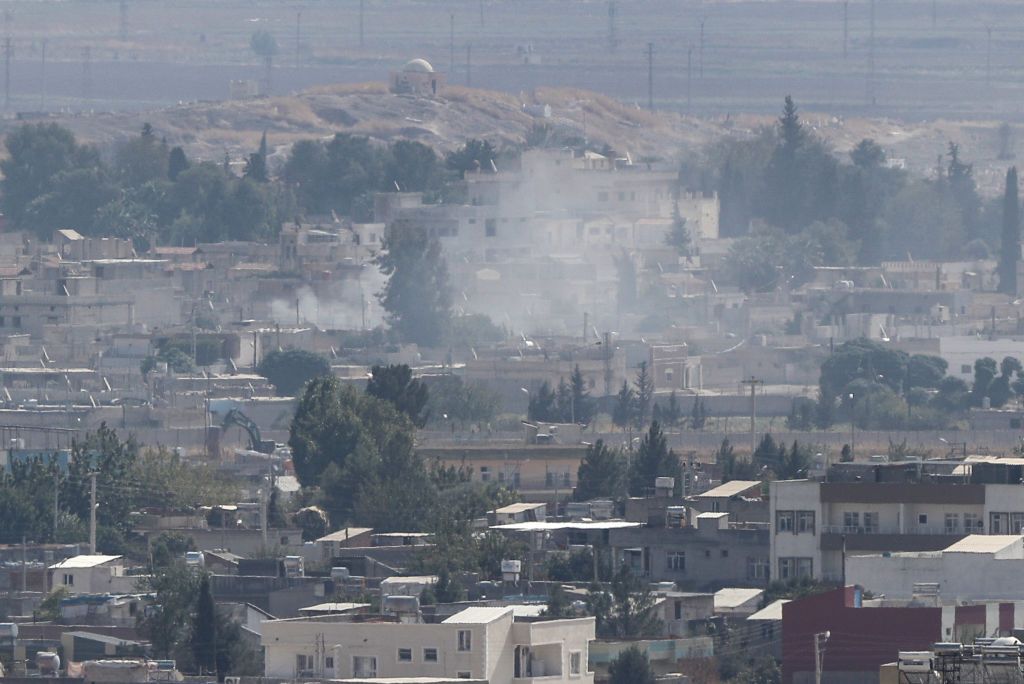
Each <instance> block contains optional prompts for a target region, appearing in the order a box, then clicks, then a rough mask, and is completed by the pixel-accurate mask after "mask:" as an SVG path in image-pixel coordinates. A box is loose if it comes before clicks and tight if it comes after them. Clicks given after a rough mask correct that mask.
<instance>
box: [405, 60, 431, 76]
mask: <svg viewBox="0 0 1024 684" xmlns="http://www.w3.org/2000/svg"><path fill="white" fill-rule="evenodd" d="M402 71H405V72H406V73H408V72H410V71H411V72H415V73H419V74H432V73H434V67H432V66H431V65H430V62H428V61H427V60H425V59H410V60H409V61H408V62H406V63H405V66H404V67H402Z"/></svg>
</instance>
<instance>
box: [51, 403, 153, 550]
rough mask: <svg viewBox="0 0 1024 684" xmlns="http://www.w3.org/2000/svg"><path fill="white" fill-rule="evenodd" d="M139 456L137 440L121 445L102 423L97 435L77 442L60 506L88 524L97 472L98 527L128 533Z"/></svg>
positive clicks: (72, 450)
mask: <svg viewBox="0 0 1024 684" xmlns="http://www.w3.org/2000/svg"><path fill="white" fill-rule="evenodd" d="M138 456H139V445H138V443H137V442H136V441H135V438H134V437H131V436H129V437H128V438H127V439H126V440H123V441H122V440H121V438H120V437H118V435H117V432H116V431H115V430H113V429H111V428H109V427H107V424H106V423H101V424H100V426H99V428H97V429H96V431H95V432H90V433H88V434H86V435H85V437H84V438H82V439H79V440H74V441H73V442H72V444H71V463H70V464H69V466H68V476H67V479H66V481H65V482H66V486H65V488H64V490H63V491H62V492H61V499H60V500H61V502H62V503H61V505H62V506H63V507H64V508H66V509H67V510H68V511H70V512H72V513H74V514H75V515H77V516H78V517H79V518H80V519H81V520H88V519H89V507H90V505H91V502H90V486H91V482H90V473H92V472H95V473H96V488H97V491H98V492H99V496H98V499H97V503H98V508H97V509H96V521H97V525H98V526H100V527H102V528H108V529H113V530H117V531H119V532H121V533H123V534H124V533H127V532H129V531H130V530H131V526H132V521H131V516H130V513H131V512H132V511H133V510H135V508H134V502H135V492H134V490H133V488H132V487H131V486H130V484H129V483H131V480H132V473H133V471H134V469H135V465H136V461H137V459H138ZM126 485H129V486H126ZM98 540H99V538H98ZM98 545H100V546H102V544H98ZM99 550H100V551H102V550H103V549H102V548H101V549H99Z"/></svg>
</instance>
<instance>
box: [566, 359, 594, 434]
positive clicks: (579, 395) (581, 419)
mask: <svg viewBox="0 0 1024 684" xmlns="http://www.w3.org/2000/svg"><path fill="white" fill-rule="evenodd" d="M569 384H570V385H571V386H572V399H573V404H574V408H575V413H576V422H577V423H582V424H584V425H586V424H588V423H590V419H591V418H593V417H594V400H593V399H591V397H590V391H589V390H588V389H587V381H586V379H585V378H584V377H583V373H582V372H581V371H580V367H579V364H577V365H576V367H575V368H573V370H572V375H570V376H569Z"/></svg>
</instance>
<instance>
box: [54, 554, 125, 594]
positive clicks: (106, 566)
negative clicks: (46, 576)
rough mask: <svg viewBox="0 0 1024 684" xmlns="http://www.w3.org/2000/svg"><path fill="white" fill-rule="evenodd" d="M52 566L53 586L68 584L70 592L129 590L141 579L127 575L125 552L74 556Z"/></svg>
mask: <svg viewBox="0 0 1024 684" xmlns="http://www.w3.org/2000/svg"><path fill="white" fill-rule="evenodd" d="M49 570H50V575H51V579H50V586H52V587H54V588H57V587H64V588H65V589H66V590H67V591H68V593H70V594H127V593H131V592H133V591H135V585H136V584H137V583H138V580H139V578H138V577H135V576H128V575H125V572H124V559H123V558H122V557H121V556H102V555H92V556H90V555H83V556H72V557H71V558H66V559H64V560H62V561H61V562H60V563H57V564H55V565H51V566H50V567H49Z"/></svg>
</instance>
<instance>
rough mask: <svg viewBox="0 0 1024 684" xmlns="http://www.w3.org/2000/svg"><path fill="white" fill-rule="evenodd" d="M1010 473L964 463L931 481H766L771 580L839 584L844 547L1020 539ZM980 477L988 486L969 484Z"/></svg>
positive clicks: (1022, 523)
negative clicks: (973, 538) (971, 538)
mask: <svg viewBox="0 0 1024 684" xmlns="http://www.w3.org/2000/svg"><path fill="white" fill-rule="evenodd" d="M1010 460H1015V459H1010ZM899 465H902V464H897V465H895V466H894V467H893V468H888V469H884V468H876V469H875V470H874V471H873V473H872V472H865V475H867V476H868V477H872V476H878V477H881V476H882V475H881V473H882V472H883V470H895V469H897V467H898V466H899ZM910 465H911V468H912V469H914V470H916V469H917V468H918V466H917V465H916V464H910ZM1012 468H1017V469H1018V470H1019V468H1020V465H1016V466H1015V465H1014V464H1012V463H1009V464H999V463H998V462H996V463H988V462H986V463H981V464H978V465H975V466H971V465H968V464H964V465H961V466H959V469H958V470H957V472H958V473H959V474H957V475H950V476H948V477H944V478H936V480H934V481H929V480H920V481H909V482H908V481H892V482H871V481H867V478H865V480H863V481H853V482H817V481H813V480H789V481H779V482H773V483H771V486H770V500H771V519H772V525H773V528H772V535H771V567H772V573H773V574H772V577H773V579H781V580H785V579H791V578H794V577H814V578H815V579H825V580H840V579H842V576H843V567H842V557H843V552H844V551H843V550H844V548H845V552H846V554H847V556H851V555H858V554H872V553H886V552H888V553H892V552H897V551H939V550H942V549H946V548H948V547H949V546H950V545H951V544H953V543H955V542H957V541H959V540H960V539H962V538H963V537H965V536H967V535H968V534H993V535H1004V534H1020V533H1021V531H1022V530H1024V488H1022V487H1021V486H1020V484H1018V483H1019V481H1020V476H1019V474H1018V475H1017V479H1016V481H1015V480H1013V479H1010V476H1009V475H1007V470H1008V469H1012ZM983 477H984V478H985V479H986V480H987V482H988V483H983V482H978V481H975V480H977V479H981V478H983ZM993 482H1015V484H994V483H993Z"/></svg>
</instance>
